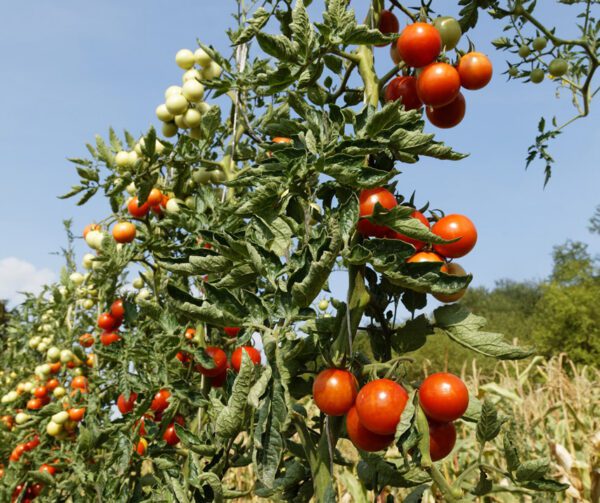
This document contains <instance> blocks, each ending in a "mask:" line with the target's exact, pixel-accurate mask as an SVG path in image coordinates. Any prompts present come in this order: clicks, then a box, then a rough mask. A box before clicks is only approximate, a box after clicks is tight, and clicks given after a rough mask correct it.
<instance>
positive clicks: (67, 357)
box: [60, 349, 75, 363]
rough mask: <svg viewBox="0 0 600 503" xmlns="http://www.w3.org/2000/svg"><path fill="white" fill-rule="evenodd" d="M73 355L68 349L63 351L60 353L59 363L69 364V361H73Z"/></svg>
mask: <svg viewBox="0 0 600 503" xmlns="http://www.w3.org/2000/svg"><path fill="white" fill-rule="evenodd" d="M74 356H75V355H74V354H73V352H72V351H71V350H70V349H63V350H62V351H61V352H60V361H61V362H62V363H69V362H70V361H71V360H73V357H74Z"/></svg>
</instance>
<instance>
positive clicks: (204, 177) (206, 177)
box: [192, 168, 210, 185]
mask: <svg viewBox="0 0 600 503" xmlns="http://www.w3.org/2000/svg"><path fill="white" fill-rule="evenodd" d="M192 180H194V182H196V183H197V184H198V185H206V184H207V183H209V182H210V171H208V170H207V169H206V168H198V169H197V170H196V171H194V172H193V173H192Z"/></svg>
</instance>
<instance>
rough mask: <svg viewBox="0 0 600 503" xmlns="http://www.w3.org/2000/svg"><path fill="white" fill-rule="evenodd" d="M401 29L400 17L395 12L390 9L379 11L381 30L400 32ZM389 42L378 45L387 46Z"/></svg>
mask: <svg viewBox="0 0 600 503" xmlns="http://www.w3.org/2000/svg"><path fill="white" fill-rule="evenodd" d="M399 30H400V23H399V22H398V18H397V17H396V15H395V14H394V13H393V12H390V11H389V10H385V9H384V10H382V11H381V12H380V13H379V31H380V32H381V33H384V34H386V35H387V34H388V33H398V31H399ZM386 45H387V44H378V45H377V47H385V46H386Z"/></svg>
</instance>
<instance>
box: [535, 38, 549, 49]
mask: <svg viewBox="0 0 600 503" xmlns="http://www.w3.org/2000/svg"><path fill="white" fill-rule="evenodd" d="M546 44H548V41H547V40H546V39H545V38H544V37H537V38H535V39H534V40H533V42H532V44H531V46H532V47H533V48H534V50H536V51H543V50H544V48H545V47H546Z"/></svg>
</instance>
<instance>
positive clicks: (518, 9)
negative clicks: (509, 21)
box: [514, 3, 525, 16]
mask: <svg viewBox="0 0 600 503" xmlns="http://www.w3.org/2000/svg"><path fill="white" fill-rule="evenodd" d="M514 13H515V15H517V16H522V15H523V14H524V13H525V9H524V8H523V5H521V4H520V3H517V4H516V5H515V8H514Z"/></svg>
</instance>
